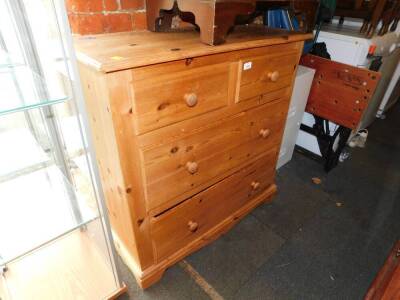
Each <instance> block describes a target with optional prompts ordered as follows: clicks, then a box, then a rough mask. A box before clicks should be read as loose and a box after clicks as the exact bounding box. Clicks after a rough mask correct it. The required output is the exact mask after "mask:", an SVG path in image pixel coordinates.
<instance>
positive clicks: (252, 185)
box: [251, 181, 260, 190]
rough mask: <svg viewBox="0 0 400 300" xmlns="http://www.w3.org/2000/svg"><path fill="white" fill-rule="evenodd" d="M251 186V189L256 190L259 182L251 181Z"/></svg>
mask: <svg viewBox="0 0 400 300" xmlns="http://www.w3.org/2000/svg"><path fill="white" fill-rule="evenodd" d="M251 187H252V188H253V190H258V188H259V187H260V183H259V182H257V181H253V182H252V183H251Z"/></svg>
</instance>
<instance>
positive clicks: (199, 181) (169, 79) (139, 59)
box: [76, 26, 311, 288]
mask: <svg viewBox="0 0 400 300" xmlns="http://www.w3.org/2000/svg"><path fill="white" fill-rule="evenodd" d="M271 34H273V31H272V32H271ZM271 34H269V35H265V31H262V32H259V33H257V32H255V31H253V30H251V28H248V27H246V26H244V27H240V28H237V30H235V32H234V33H232V34H231V35H229V37H228V39H227V42H226V43H225V44H223V45H220V46H218V47H210V46H208V45H204V44H203V43H200V42H199V39H198V36H197V33H196V32H195V31H185V32H179V33H163V34H160V33H152V32H137V33H125V34H117V35H115V34H114V35H99V36H95V37H91V38H90V39H88V38H77V40H76V47H77V52H78V58H79V61H80V69H81V75H82V78H83V82H84V87H85V95H86V101H87V108H88V110H89V114H90V122H91V127H92V131H93V135H94V139H95V144H96V146H95V148H96V152H97V163H98V165H99V168H100V173H101V177H102V181H103V187H104V192H105V194H106V199H107V205H108V210H109V215H110V219H111V224H112V227H113V232H114V237H115V241H116V246H117V249H118V251H119V254H120V255H121V257H122V258H123V260H124V261H125V263H126V264H127V265H128V266H129V267H130V269H131V270H132V272H133V273H134V275H135V277H136V279H137V281H138V283H139V285H140V286H141V287H143V288H146V287H148V286H150V285H152V284H153V283H154V282H156V281H157V280H159V279H160V278H161V276H162V274H163V273H164V271H165V269H166V268H168V267H170V266H171V265H173V264H175V263H176V262H178V261H179V260H181V259H182V258H183V257H185V256H186V255H188V254H190V253H192V252H193V251H196V250H197V249H199V248H200V247H203V246H204V245H206V244H208V243H210V242H211V241H213V240H215V239H216V238H218V236H220V235H221V234H222V233H224V232H226V231H227V230H229V229H230V228H231V227H232V226H233V225H234V224H235V223H237V222H238V221H239V220H240V219H241V218H242V217H243V216H245V215H246V214H247V213H249V212H250V211H251V210H252V209H253V208H255V207H256V206H257V205H259V204H261V203H264V202H266V201H269V200H270V199H271V197H272V195H273V194H274V193H275V192H276V186H275V184H274V174H275V167H276V161H277V157H278V152H279V148H280V143H281V139H282V134H283V130H284V124H285V120H286V117H287V111H288V105H289V100H290V96H291V91H292V84H293V81H294V77H295V72H296V68H297V64H298V61H299V58H300V55H301V52H302V49H303V41H304V40H305V39H309V38H310V37H311V35H310V34H294V33H293V34H289V35H287V36H281V35H279V34H276V35H275V36H273V35H271Z"/></svg>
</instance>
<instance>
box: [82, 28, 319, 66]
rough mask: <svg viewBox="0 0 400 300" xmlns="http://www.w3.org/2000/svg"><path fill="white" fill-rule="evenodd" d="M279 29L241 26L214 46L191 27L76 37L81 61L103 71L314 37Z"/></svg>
mask: <svg viewBox="0 0 400 300" xmlns="http://www.w3.org/2000/svg"><path fill="white" fill-rule="evenodd" d="M311 38H312V35H311V34H299V33H293V32H287V31H282V30H277V29H263V30H260V29H255V28H252V26H244V27H240V28H237V29H236V30H235V31H234V32H233V33H232V34H231V35H230V36H229V37H228V39H227V42H226V43H225V44H223V45H220V46H217V47H211V46H208V45H205V44H203V43H201V42H200V40H199V36H198V33H197V32H195V31H193V30H190V31H185V32H175V33H160V32H147V31H146V32H128V33H116V34H103V35H96V36H85V37H79V36H78V37H76V38H75V48H76V51H77V57H78V60H79V61H80V62H81V63H83V64H86V65H89V66H90V67H92V68H94V69H96V70H99V71H102V72H113V71H117V70H123V69H130V68H136V67H141V66H147V65H153V64H158V63H164V62H170V61H176V60H182V59H187V58H189V59H190V58H193V57H198V56H204V55H211V54H218V53H225V52H230V51H237V50H244V49H249V48H259V47H265V46H270V45H277V44H286V43H289V42H296V41H303V40H306V39H311Z"/></svg>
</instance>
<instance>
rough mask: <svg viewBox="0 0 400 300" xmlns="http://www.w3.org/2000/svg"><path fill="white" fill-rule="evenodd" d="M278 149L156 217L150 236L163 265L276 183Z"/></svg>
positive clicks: (152, 223) (158, 258)
mask: <svg viewBox="0 0 400 300" xmlns="http://www.w3.org/2000/svg"><path fill="white" fill-rule="evenodd" d="M277 151H278V148H277V147H275V148H272V149H271V150H270V151H268V152H267V153H266V154H265V155H264V156H263V157H261V158H260V159H259V160H257V161H255V162H254V163H252V164H250V165H248V166H246V167H245V168H243V169H242V170H240V171H238V172H237V173H234V174H233V175H232V176H230V177H228V178H226V179H224V180H223V181H221V182H219V183H217V184H216V185H214V186H212V187H210V188H209V189H207V190H205V191H203V192H201V193H199V194H197V195H196V196H194V197H192V198H191V199H188V200H186V201H185V202H183V203H181V204H180V205H178V206H176V207H174V208H172V209H170V210H168V211H166V212H165V213H163V214H161V215H159V216H157V217H153V218H152V220H151V235H152V239H153V243H154V245H153V246H154V249H155V251H156V257H157V260H158V261H160V260H162V259H163V258H165V257H167V256H168V255H171V254H173V253H174V252H176V251H177V250H179V249H180V248H182V247H183V246H185V245H187V244H188V243H190V242H192V241H194V240H195V239H197V238H199V237H200V236H201V235H203V234H204V233H206V232H207V231H208V230H210V229H211V228H213V227H214V226H216V225H217V224H218V223H220V222H221V221H223V220H224V219H225V218H227V217H229V216H230V215H232V214H233V213H234V212H235V211H237V210H238V209H240V208H241V207H242V206H243V205H244V204H246V203H247V202H248V201H249V200H251V199H252V198H254V197H255V196H257V195H259V194H260V193H262V192H263V191H264V190H265V189H266V188H268V187H269V186H270V185H271V184H272V183H273V182H274V173H275V163H276V157H277Z"/></svg>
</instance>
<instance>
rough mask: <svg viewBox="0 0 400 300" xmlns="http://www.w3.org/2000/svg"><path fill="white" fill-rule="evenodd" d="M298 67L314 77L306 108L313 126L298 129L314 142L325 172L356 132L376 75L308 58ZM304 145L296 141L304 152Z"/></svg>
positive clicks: (373, 90) (371, 92)
mask: <svg viewBox="0 0 400 300" xmlns="http://www.w3.org/2000/svg"><path fill="white" fill-rule="evenodd" d="M301 64H302V65H304V66H307V67H309V68H312V69H315V70H316V73H315V77H314V80H313V84H312V87H311V91H310V96H309V98H308V102H307V106H306V112H308V113H309V114H311V115H312V117H313V118H314V120H315V122H314V123H313V124H312V125H311V126H310V125H309V124H304V122H303V124H302V125H301V126H300V128H301V130H302V131H304V132H305V133H306V134H307V135H308V136H312V137H315V138H316V140H317V145H318V147H317V151H319V152H320V156H321V157H322V159H323V162H324V168H325V171H327V172H329V171H330V170H331V169H333V168H334V167H335V166H336V165H337V163H338V161H339V156H340V154H341V152H342V150H343V149H344V147H345V146H346V144H347V141H348V139H349V137H350V134H351V132H352V131H353V130H355V129H357V128H358V125H359V123H360V121H361V119H362V116H363V114H364V112H365V110H366V108H367V107H368V103H369V101H370V100H371V98H372V95H373V94H374V92H375V89H376V86H377V84H378V82H379V79H380V74H379V73H377V72H374V71H371V70H366V69H362V68H357V67H353V66H350V65H346V64H342V63H338V62H334V61H331V60H328V59H325V58H321V57H318V56H314V55H309V54H308V55H305V56H303V57H302V58H301ZM331 123H333V124H334V126H331ZM332 127H333V128H332ZM299 137H300V138H301V135H300V136H299ZM305 141H307V140H302V139H300V140H298V141H297V144H298V145H299V146H301V147H302V148H303V149H305V150H308V149H307V148H308V147H307V146H308V145H307V142H305ZM304 144H305V146H303V145H304ZM312 152H314V151H312Z"/></svg>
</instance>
